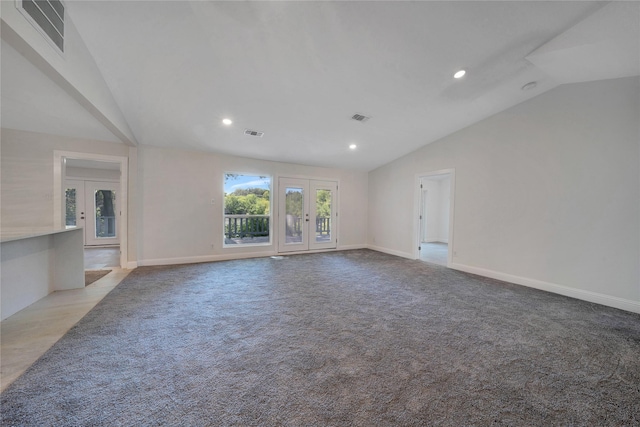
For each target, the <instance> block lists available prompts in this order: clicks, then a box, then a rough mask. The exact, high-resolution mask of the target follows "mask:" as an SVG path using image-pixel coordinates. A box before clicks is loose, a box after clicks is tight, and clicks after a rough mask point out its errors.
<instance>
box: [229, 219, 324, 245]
mask: <svg viewBox="0 0 640 427" xmlns="http://www.w3.org/2000/svg"><path fill="white" fill-rule="evenodd" d="M286 227H287V235H288V236H299V235H300V234H301V233H302V218H300V217H298V216H293V215H287V223H286ZM224 234H225V236H226V237H227V238H228V239H232V238H240V239H242V238H244V237H261V236H268V235H269V215H225V216H224ZM316 235H320V236H329V235H331V218H328V217H317V218H316Z"/></svg>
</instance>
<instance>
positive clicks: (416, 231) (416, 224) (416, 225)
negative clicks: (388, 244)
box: [387, 168, 456, 268]
mask: <svg viewBox="0 0 640 427" xmlns="http://www.w3.org/2000/svg"><path fill="white" fill-rule="evenodd" d="M435 175H449V176H450V177H451V187H450V188H449V196H450V197H449V238H448V239H447V241H446V242H445V243H447V244H449V242H451V244H449V247H448V248H447V249H448V251H447V267H450V268H451V265H452V264H453V241H454V240H453V227H454V222H453V219H454V212H455V188H456V170H455V168H450V169H440V170H437V171H431V172H423V173H417V174H416V175H415V180H414V185H415V187H414V188H415V191H414V199H413V206H414V209H416V210H415V212H418V214H417V215H416V217H415V218H416V219H415V221H413V234H412V236H414V239H413V241H414V243H415V244H414V248H413V251H412V254H413V255H412V256H411V259H420V250H419V249H418V248H419V247H420V243H421V241H422V237H423V236H421V235H420V225H421V224H420V223H421V221H420V212H421V211H422V206H421V204H422V203H421V202H422V188H420V184H422V179H423V178H427V179H428V178H429V177H430V176H435ZM387 253H389V252H387ZM400 256H402V255H400Z"/></svg>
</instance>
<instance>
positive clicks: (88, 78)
mask: <svg viewBox="0 0 640 427" xmlns="http://www.w3.org/2000/svg"><path fill="white" fill-rule="evenodd" d="M0 7H1V10H2V13H1V16H2V39H3V40H5V41H6V42H7V43H9V44H10V45H11V46H13V48H14V49H16V50H17V51H18V52H20V53H21V54H22V55H23V56H24V57H25V58H27V59H28V60H29V61H31V62H32V63H33V64H34V65H35V66H36V67H38V68H39V69H40V70H41V71H42V72H44V73H45V74H46V75H47V76H48V77H49V78H51V80H53V81H54V82H55V83H56V84H58V85H59V86H60V87H62V88H63V89H64V90H65V91H67V92H68V93H69V95H70V96H72V97H73V98H74V99H75V100H76V101H78V102H79V103H80V104H81V105H82V106H83V107H85V108H86V109H87V111H89V112H90V113H91V114H93V115H94V116H95V117H96V118H97V119H98V120H99V121H100V122H101V123H102V124H103V125H105V127H107V128H108V129H109V130H110V131H111V132H113V133H114V134H115V135H117V136H118V137H119V138H121V140H122V141H124V142H127V143H130V144H134V143H135V137H134V135H133V133H132V132H131V129H130V128H129V124H128V123H127V121H126V120H125V118H124V115H123V114H122V111H120V108H119V107H118V104H117V103H116V101H115V99H114V98H113V95H112V94H111V91H110V90H109V87H108V86H107V84H106V82H105V81H104V78H103V77H102V73H101V72H100V70H99V69H98V66H97V65H96V63H95V61H94V59H93V56H92V55H91V53H90V52H89V50H88V49H87V47H86V45H85V44H84V41H83V40H82V38H81V37H80V34H78V31H77V29H76V28H75V25H74V24H73V22H72V20H71V19H70V17H69V14H68V13H65V27H64V30H65V31H64V32H65V51H64V55H60V54H59V53H58V52H57V51H56V50H55V48H53V47H52V46H51V45H50V44H49V42H48V41H47V39H45V38H44V36H43V35H42V34H41V33H40V32H39V31H38V30H36V28H35V27H34V26H33V25H32V24H31V23H30V22H29V21H27V19H26V18H25V17H24V16H23V15H22V13H20V11H18V9H17V7H16V3H15V2H14V1H2V2H0Z"/></svg>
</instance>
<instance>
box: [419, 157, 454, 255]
mask: <svg viewBox="0 0 640 427" xmlns="http://www.w3.org/2000/svg"><path fill="white" fill-rule="evenodd" d="M417 181H418V189H419V196H418V197H417V200H418V209H417V210H418V224H417V231H418V232H417V239H416V240H417V245H416V246H417V253H416V254H415V258H416V259H419V260H421V261H424V262H429V263H432V264H438V265H443V266H449V265H451V263H452V255H453V251H452V244H453V200H454V197H453V191H454V171H453V169H448V170H441V171H436V172H430V173H424V174H420V175H418V176H417Z"/></svg>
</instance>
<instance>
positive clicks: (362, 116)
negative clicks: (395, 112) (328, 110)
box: [351, 113, 371, 123]
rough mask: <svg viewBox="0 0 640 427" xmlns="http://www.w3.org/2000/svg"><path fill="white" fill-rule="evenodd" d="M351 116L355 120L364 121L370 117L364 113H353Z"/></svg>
mask: <svg viewBox="0 0 640 427" xmlns="http://www.w3.org/2000/svg"><path fill="white" fill-rule="evenodd" d="M351 118H352V119H353V120H355V121H357V122H362V123H364V122H366V121H367V120H369V119H370V118H371V117H368V116H365V115H364V114H358V113H356V114H354V115H353V116H351Z"/></svg>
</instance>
